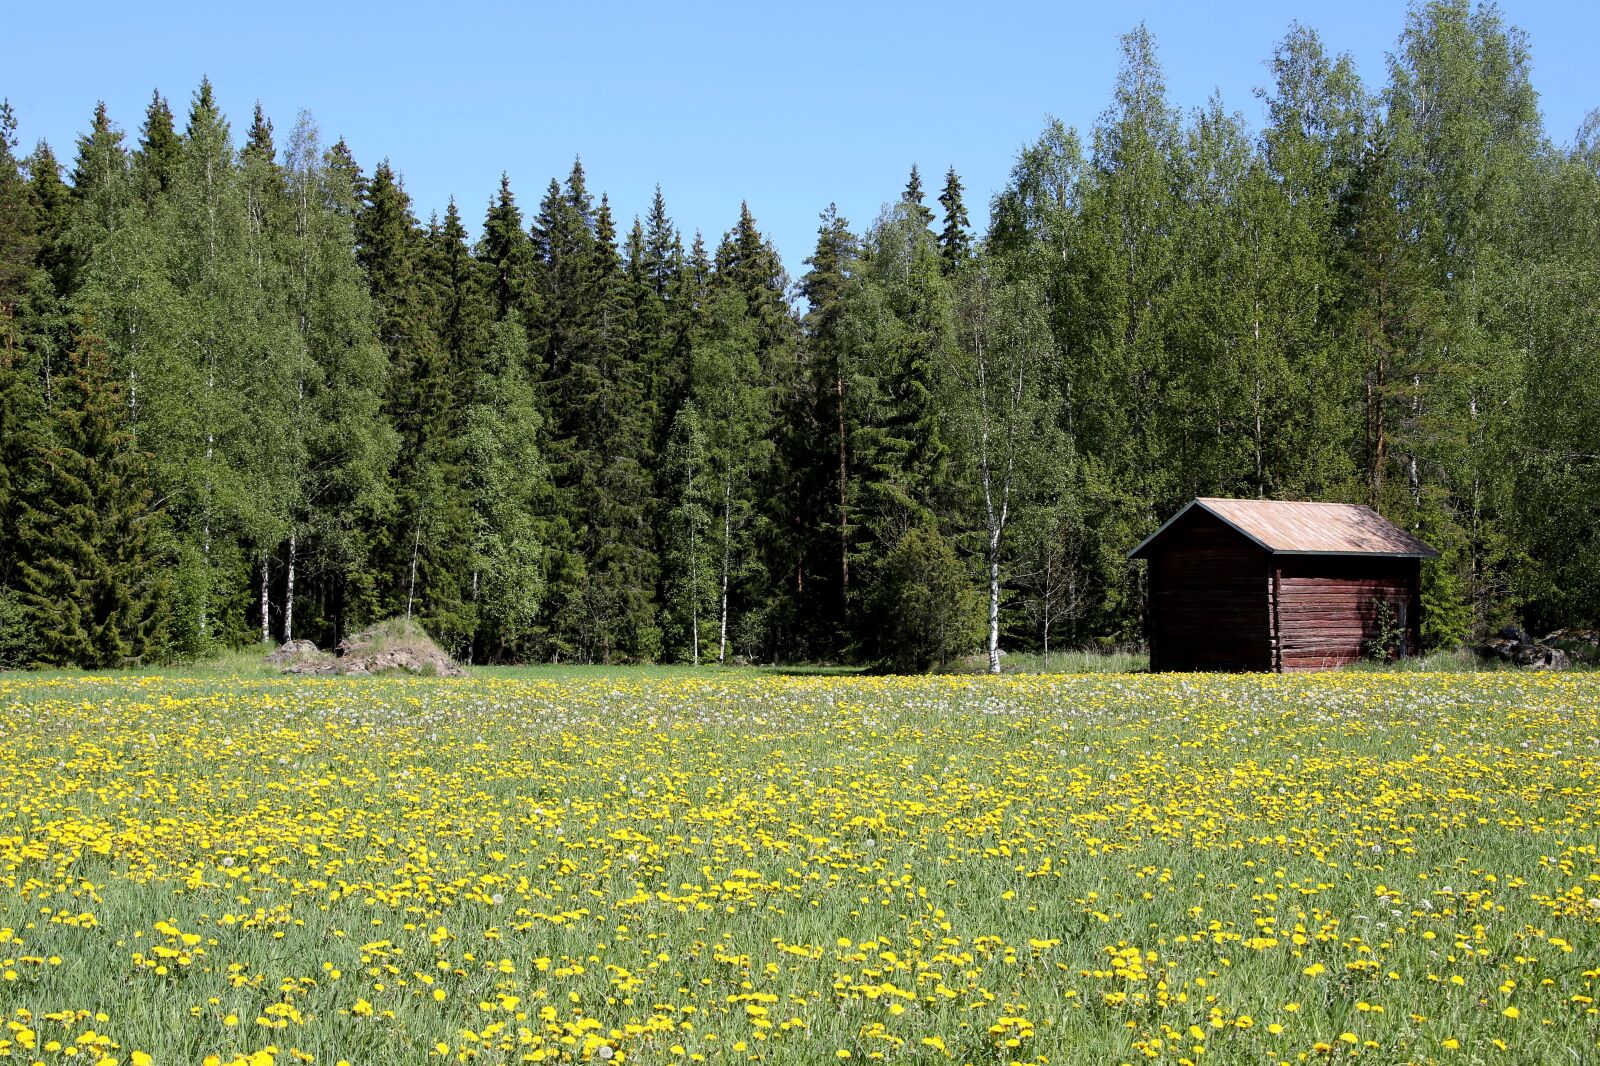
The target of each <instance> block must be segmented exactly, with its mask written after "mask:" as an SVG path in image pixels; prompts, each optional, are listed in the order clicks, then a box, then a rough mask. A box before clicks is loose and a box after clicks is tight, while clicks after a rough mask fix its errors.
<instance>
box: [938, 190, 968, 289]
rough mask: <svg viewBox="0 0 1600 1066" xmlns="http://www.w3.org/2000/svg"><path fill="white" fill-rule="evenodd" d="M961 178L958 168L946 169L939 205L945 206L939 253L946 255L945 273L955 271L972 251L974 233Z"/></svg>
mask: <svg viewBox="0 0 1600 1066" xmlns="http://www.w3.org/2000/svg"><path fill="white" fill-rule="evenodd" d="M961 192H962V188H961V178H960V176H959V175H957V174H956V168H955V167H951V168H950V169H949V170H947V171H945V175H944V191H943V192H941V193H940V194H939V205H940V206H941V207H943V208H944V229H942V230H940V231H939V254H940V255H942V256H944V261H945V273H947V274H948V273H954V272H955V271H956V270H959V269H960V268H961V264H962V263H964V262H966V259H967V256H968V255H970V254H971V252H972V235H971V232H970V229H969V227H970V223H969V222H968V220H967V205H966V204H964V203H962V201H961Z"/></svg>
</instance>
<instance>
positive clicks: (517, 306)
mask: <svg viewBox="0 0 1600 1066" xmlns="http://www.w3.org/2000/svg"><path fill="white" fill-rule="evenodd" d="M452 210H453V205H452ZM476 256H477V260H478V262H479V263H480V264H481V269H482V270H483V271H484V273H485V275H486V278H487V281H486V283H485V284H486V287H487V290H488V296H489V301H490V305H491V309H492V312H493V314H494V320H495V321H497V322H499V321H503V320H504V319H507V318H514V319H516V320H517V321H518V322H519V323H521V324H522V326H523V328H524V329H526V328H527V327H528V326H529V325H530V324H531V323H532V322H533V321H535V320H536V319H537V318H538V307H537V304H536V300H537V297H536V295H535V292H534V282H535V279H534V249H533V244H532V242H531V241H530V240H529V238H528V233H527V231H526V230H524V229H523V227H522V211H521V209H520V208H518V207H517V200H516V197H515V196H514V195H513V194H512V192H511V179H510V178H509V177H508V176H507V175H505V174H501V175H500V191H499V193H498V194H497V195H496V196H495V198H494V199H493V200H491V201H490V202H489V210H488V213H487V214H486V215H485V216H484V220H483V237H482V239H480V240H479V241H478V246H477V249H476Z"/></svg>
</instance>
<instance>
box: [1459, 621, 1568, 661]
mask: <svg viewBox="0 0 1600 1066" xmlns="http://www.w3.org/2000/svg"><path fill="white" fill-rule="evenodd" d="M1515 628H1516V627H1515V626H1507V627H1506V629H1515ZM1502 632H1504V631H1503V630H1502ZM1519 632H1520V630H1519ZM1524 635H1526V634H1524ZM1478 654H1479V655H1482V656H1484V657H1485V658H1491V659H1499V660H1501V661H1502V662H1507V663H1511V664H1512V665H1513V666H1521V667H1525V668H1527V669H1530V670H1565V669H1566V668H1567V667H1568V666H1570V665H1572V661H1571V658H1570V657H1569V656H1568V655H1567V653H1566V652H1564V651H1562V650H1561V649H1560V648H1553V647H1550V646H1549V645H1547V644H1536V643H1534V642H1533V640H1532V639H1529V640H1525V641H1523V640H1513V639H1511V638H1510V637H1496V638H1493V639H1491V640H1487V641H1485V642H1484V643H1483V644H1482V645H1480V646H1479V648H1478Z"/></svg>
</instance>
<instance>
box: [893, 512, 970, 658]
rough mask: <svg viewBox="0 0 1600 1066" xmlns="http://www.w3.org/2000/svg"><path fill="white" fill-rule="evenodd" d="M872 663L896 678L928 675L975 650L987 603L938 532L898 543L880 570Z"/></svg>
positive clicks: (921, 530)
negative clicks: (904, 675)
mask: <svg viewBox="0 0 1600 1066" xmlns="http://www.w3.org/2000/svg"><path fill="white" fill-rule="evenodd" d="M870 602H871V610H872V616H873V622H874V625H873V628H872V634H873V644H874V647H873V649H872V651H873V654H872V659H873V661H874V662H875V663H876V664H877V665H878V667H879V668H881V669H884V670H889V671H892V672H894V673H926V672H927V671H928V670H929V669H931V668H932V667H934V666H943V665H944V664H945V663H947V662H949V661H950V660H951V659H952V658H954V657H955V656H957V655H959V654H961V653H962V652H963V651H966V650H967V649H968V648H971V647H972V646H973V645H975V644H976V643H977V642H978V640H979V639H980V636H981V634H982V631H983V602H982V597H980V596H979V595H978V593H977V590H976V589H974V588H973V587H972V583H971V582H970V581H969V580H968V576H967V570H966V567H965V566H963V565H962V562H961V559H960V557H959V556H957V555H956V552H955V549H954V548H952V547H951V546H950V544H949V543H948V542H947V541H945V539H944V538H943V537H941V536H939V533H938V531H937V530H934V529H931V528H927V527H918V528H915V529H912V530H911V531H910V532H908V533H906V534H905V535H904V536H902V537H901V538H900V540H899V541H898V542H897V543H896V544H895V546H894V547H893V548H892V549H890V551H889V554H888V555H886V556H885V557H884V560H883V563H882V564H881V565H880V566H879V567H878V571H877V575H876V580H875V581H874V582H873V586H872V591H871V594H870Z"/></svg>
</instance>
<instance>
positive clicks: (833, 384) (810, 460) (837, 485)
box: [788, 204, 859, 654]
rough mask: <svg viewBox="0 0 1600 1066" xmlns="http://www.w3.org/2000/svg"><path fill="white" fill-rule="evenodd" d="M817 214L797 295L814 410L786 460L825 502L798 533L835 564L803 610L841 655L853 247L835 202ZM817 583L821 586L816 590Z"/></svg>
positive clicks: (848, 548) (849, 527)
mask: <svg viewBox="0 0 1600 1066" xmlns="http://www.w3.org/2000/svg"><path fill="white" fill-rule="evenodd" d="M821 218H822V224H821V225H820V226H818V227H817V245H816V249H815V250H814V251H813V252H812V253H811V257H810V258H809V259H807V260H806V265H807V266H808V267H809V268H810V269H809V270H808V271H807V272H806V274H805V276H804V277H803V278H801V279H800V294H801V295H802V296H804V297H805V299H806V303H807V305H808V308H807V311H806V313H805V316H804V317H803V318H802V319H801V328H802V329H803V330H804V332H805V343H806V347H807V353H808V354H807V364H808V366H809V369H810V376H811V396H812V400H813V408H812V411H811V412H810V419H809V422H810V425H809V427H807V428H808V429H809V432H806V433H796V434H794V435H793V436H792V438H791V440H792V441H793V443H794V445H796V446H799V447H801V448H802V449H803V450H802V453H801V454H800V455H797V456H793V457H790V458H789V459H788V462H789V463H790V464H791V465H793V466H796V467H800V468H803V469H805V470H807V471H808V472H809V473H810V478H809V482H810V484H811V495H812V498H813V499H818V500H826V501H828V506H827V507H823V508H817V509H816V510H815V512H814V514H813V516H812V519H811V521H810V523H808V528H807V529H806V530H805V531H804V532H803V533H802V534H799V535H804V536H807V537H808V538H809V539H810V540H812V541H813V545H814V546H813V548H812V550H813V551H814V553H815V555H816V557H817V558H818V560H819V561H820V560H821V559H823V558H828V559H831V560H833V565H832V566H828V567H823V566H820V565H819V566H818V567H817V568H816V577H817V580H816V581H814V582H813V585H814V589H813V591H814V595H813V596H812V597H811V599H810V601H809V603H808V604H807V607H808V613H810V614H811V615H813V616H814V617H816V618H817V621H818V623H819V634H818V639H819V642H821V638H822V635H823V634H826V633H832V634H834V637H835V639H834V641H833V642H832V644H833V646H832V647H829V648H827V650H828V652H829V653H831V654H838V653H839V652H841V651H842V650H843V647H842V644H841V643H840V642H839V640H838V636H839V635H840V634H843V633H845V632H846V631H847V630H846V625H847V618H848V615H849V601H850V564H851V555H852V553H853V552H854V550H855V548H854V542H855V540H856V527H855V525H854V524H853V521H854V522H858V521H859V519H858V518H857V517H856V516H855V515H854V513H853V511H852V508H853V506H855V505H856V504H858V503H859V501H852V499H851V488H852V478H853V476H854V474H853V471H852V469H851V463H852V457H851V451H852V449H851V443H852V432H853V430H854V429H855V428H856V427H855V422H856V416H857V414H858V411H857V409H856V408H857V404H856V389H855V384H856V383H855V382H854V381H853V380H852V378H853V375H854V369H853V366H852V358H851V357H852V354H853V353H852V341H853V337H852V336H851V334H850V331H849V329H848V325H849V320H848V315H849V314H850V310H851V301H852V299H853V297H854V290H853V288H852V275H853V272H854V271H855V269H856V267H857V264H856V257H857V254H858V248H857V241H856V237H855V235H854V234H853V233H851V232H850V224H849V222H848V221H846V220H845V219H844V218H843V217H842V216H840V214H839V211H838V208H837V207H836V206H835V205H833V204H829V205H828V209H827V210H826V211H824V212H823V213H822V216H821ZM818 585H820V586H821V587H820V588H816V587H815V586H818ZM823 646H824V647H826V646H827V645H826V644H824V645H823Z"/></svg>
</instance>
